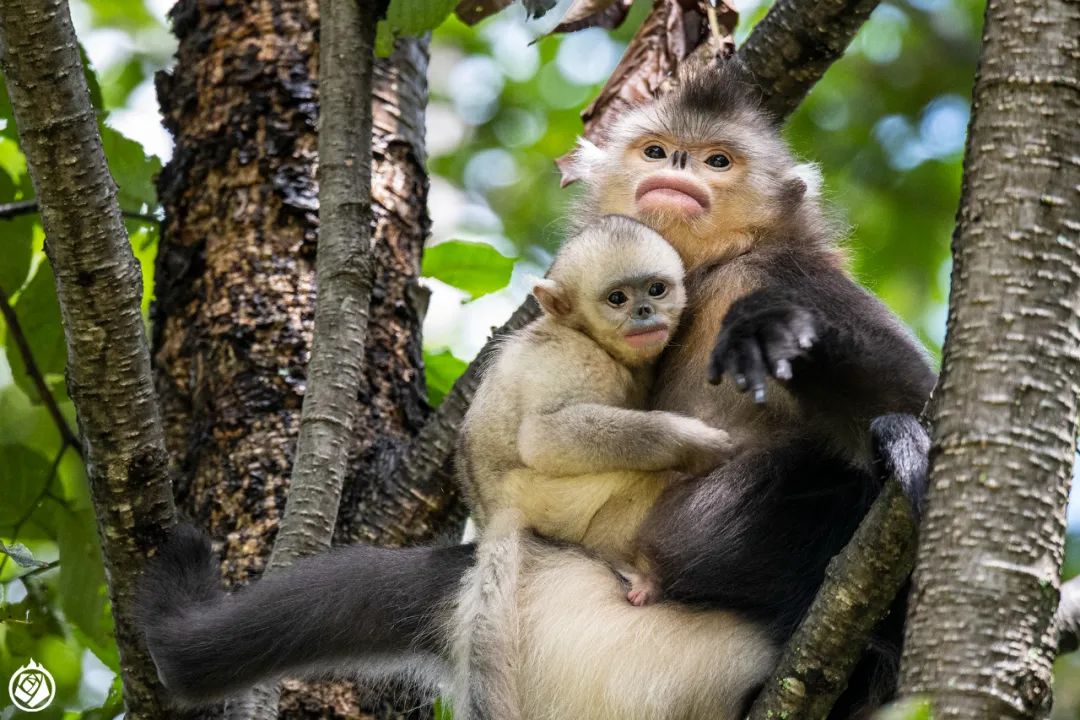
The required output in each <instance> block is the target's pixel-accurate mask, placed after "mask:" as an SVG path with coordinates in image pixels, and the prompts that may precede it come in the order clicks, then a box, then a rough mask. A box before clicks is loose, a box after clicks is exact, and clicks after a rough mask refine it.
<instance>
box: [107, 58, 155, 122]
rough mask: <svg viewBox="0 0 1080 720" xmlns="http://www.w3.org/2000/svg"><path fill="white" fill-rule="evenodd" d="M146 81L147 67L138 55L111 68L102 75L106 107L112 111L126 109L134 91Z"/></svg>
mask: <svg viewBox="0 0 1080 720" xmlns="http://www.w3.org/2000/svg"><path fill="white" fill-rule="evenodd" d="M145 79H146V67H145V66H144V64H143V60H142V58H141V57H139V56H137V55H136V56H134V57H132V58H130V59H129V60H128V61H127V62H124V63H117V64H116V65H113V66H111V67H110V68H109V69H108V70H106V71H105V72H103V73H102V75H101V85H102V94H103V95H104V98H105V107H106V108H108V109H110V110H112V109H115V108H120V107H124V105H126V104H127V99H128V96H129V95H131V92H132V90H134V89H135V88H137V87H138V86H139V85H140V84H141V83H142V82H143V80H145Z"/></svg>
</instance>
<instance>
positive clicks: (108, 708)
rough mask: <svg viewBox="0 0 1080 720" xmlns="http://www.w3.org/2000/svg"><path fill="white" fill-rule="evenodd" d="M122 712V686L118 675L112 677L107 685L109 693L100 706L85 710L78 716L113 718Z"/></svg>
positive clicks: (84, 719)
mask: <svg viewBox="0 0 1080 720" xmlns="http://www.w3.org/2000/svg"><path fill="white" fill-rule="evenodd" d="M122 712H124V686H123V684H121V682H120V676H119V675H117V676H116V677H114V678H113V681H112V685H110V686H109V695H108V697H106V698H105V702H104V703H102V705H101V707H98V708H94V709H92V710H86V711H84V712H83V713H82V715H81V716H80V717H81V718H82V720H113V718H115V717H116V716H117V715H119V714H120V713H122Z"/></svg>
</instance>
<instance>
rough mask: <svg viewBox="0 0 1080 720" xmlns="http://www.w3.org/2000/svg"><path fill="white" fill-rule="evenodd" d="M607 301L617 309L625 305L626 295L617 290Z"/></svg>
mask: <svg viewBox="0 0 1080 720" xmlns="http://www.w3.org/2000/svg"><path fill="white" fill-rule="evenodd" d="M607 301H608V302H609V303H611V304H612V305H614V306H615V307H618V306H619V305H625V304H626V293H624V292H623V291H622V290H615V291H613V292H612V293H611V294H610V295H608V296H607Z"/></svg>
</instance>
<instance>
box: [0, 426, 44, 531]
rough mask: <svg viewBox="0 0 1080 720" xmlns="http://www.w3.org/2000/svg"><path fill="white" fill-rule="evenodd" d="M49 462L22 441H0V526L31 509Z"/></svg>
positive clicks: (14, 520) (8, 525)
mask: <svg viewBox="0 0 1080 720" xmlns="http://www.w3.org/2000/svg"><path fill="white" fill-rule="evenodd" d="M50 467H51V464H50V463H49V461H48V460H46V459H45V458H44V457H42V456H41V455H39V454H38V453H36V452H34V451H33V450H30V449H29V448H26V447H24V446H22V445H6V444H5V445H0V528H5V529H7V528H11V527H12V526H14V525H15V523H17V522H19V521H21V520H22V519H23V518H24V517H26V516H27V515H28V513H30V512H31V510H32V509H33V507H32V506H33V504H34V502H35V501H37V500H38V498H40V497H41V494H42V490H43V489H44V487H45V483H46V482H48V479H49V468H50Z"/></svg>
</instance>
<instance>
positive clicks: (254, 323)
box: [153, 0, 463, 718]
mask: <svg viewBox="0 0 1080 720" xmlns="http://www.w3.org/2000/svg"><path fill="white" fill-rule="evenodd" d="M172 16H173V25H174V31H175V32H176V34H177V37H178V39H179V41H180V45H179V51H178V61H177V65H176V68H175V70H173V71H172V73H171V74H169V75H162V76H160V77H159V87H158V90H159V97H160V100H161V104H162V108H163V111H164V114H165V117H166V124H167V126H168V127H169V129H170V130H171V131H172V132H173V134H174V136H175V138H176V149H175V154H174V157H173V160H172V161H171V162H170V163H169V164H168V166H167V167H166V168H165V170H164V171H163V173H162V176H161V178H160V180H159V192H160V196H161V200H162V204H163V205H164V207H165V212H166V219H165V222H164V223H163V232H162V238H161V245H160V249H159V253H158V266H157V267H158V275H157V288H156V289H157V302H156V304H155V307H154V311H153V314H154V330H155V333H154V351H155V356H154V357H155V362H156V365H157V372H158V376H157V384H158V390H159V393H160V394H161V398H162V403H163V408H164V416H165V421H166V440H167V442H168V445H169V450H170V455H171V458H172V461H173V466H174V469H175V471H176V477H177V497H178V502H179V504H180V506H181V507H182V508H183V509H184V510H185V511H186V512H188V513H189V514H190V515H191V516H193V517H194V519H195V520H196V522H197V523H199V524H200V525H202V526H204V527H206V528H207V529H208V530H209V531H210V532H211V534H212V535H213V536H214V537H215V538H216V540H217V541H218V542H219V543H220V544H221V545H222V547H223V550H224V561H223V568H222V569H223V574H224V575H225V577H226V578H227V580H228V581H229V582H230V583H233V584H235V583H243V582H246V581H247V580H249V579H251V578H253V577H254V576H256V575H257V574H258V573H259V572H260V571H261V570H262V569H263V565H264V562H265V559H266V555H267V553H268V551H269V548H270V543H271V542H272V540H273V537H274V532H275V531H276V529H277V526H278V521H279V519H280V514H281V511H282V509H283V508H284V506H285V498H286V491H287V486H288V478H289V474H290V469H291V466H292V459H293V448H294V442H295V439H296V433H297V430H298V425H299V416H300V404H301V400H302V396H303V392H304V387H305V375H304V363H305V362H306V360H307V354H308V350H309V347H310V345H309V343H310V341H311V330H312V319H313V315H312V310H313V307H314V249H315V239H316V234H317V218H316V214H315V213H316V210H317V209H318V207H317V183H316V177H315V165H316V158H317V152H316V133H315V123H316V118H317V89H316V84H315V78H316V69H317V68H316V65H317V63H316V58H317V55H318V43H317V37H316V30H317V23H318V11H317V4H316V2H315V0H276V1H275V2H268V1H266V0H257V1H255V2H239V1H237V0H231V1H228V2H223V3H216V4H214V5H212V6H211V5H208V4H206V3H199V2H196V0H181V2H180V3H179V4H178V5H177V6H176V7H175V9H174V10H173V13H172ZM426 48H427V44H426V41H424V40H416V39H413V40H402V41H399V43H398V47H397V50H396V52H395V53H394V55H393V56H392V57H391V58H388V59H380V60H378V61H377V62H376V66H375V79H374V85H375V87H374V95H375V102H374V106H373V116H374V127H375V132H374V136H373V146H372V149H373V161H374V164H373V171H372V173H373V182H372V200H373V208H372V210H373V215H374V231H375V244H374V248H373V253H374V259H375V265H376V269H375V283H374V288H373V291H372V294H371V303H370V308H369V322H368V328H367V332H368V334H367V342H366V346H365V351H364V370H363V372H362V374H361V379H360V390H359V412H358V415H357V417H356V418H355V422H354V432H353V435H354V439H355V445H354V447H353V448H352V451H351V460H350V465H349V473H348V475H347V477H346V484H345V487H344V492H343V497H342V502H341V509H340V513H339V522H338V536H337V539H338V540H339V541H340V540H346V541H351V540H356V539H360V540H365V541H371V542H388V543H404V542H409V541H416V540H422V539H428V538H431V537H433V536H434V535H435V534H436V533H439V532H448V531H450V530H448V529H452V528H454V527H458V526H459V523H460V521H461V520H462V519H463V512H462V510H461V507H462V506H461V503H460V500H459V499H458V497H457V494H456V492H454V491H451V490H450V489H449V488H448V487H446V486H445V482H444V479H438V478H433V479H426V482H427V484H425V485H417V486H416V487H410V486H408V485H406V484H404V483H400V482H398V481H397V480H398V478H396V477H395V475H394V472H393V471H394V469H395V468H396V467H397V465H398V457H399V456H400V453H401V448H402V447H404V446H405V445H406V444H408V442H409V441H410V440H411V438H412V437H413V435H414V434H415V433H416V432H417V431H418V430H419V428H420V427H421V425H422V424H423V422H424V420H425V419H426V417H427V414H428V407H427V402H426V396H427V391H426V386H425V383H424V376H423V366H422V354H421V337H420V327H421V322H422V319H423V311H424V308H425V298H424V296H423V293H421V292H420V289H419V285H418V282H417V278H418V275H419V268H420V257H421V252H422V248H423V241H424V239H425V237H426V235H427V232H428V227H429V221H428V217H427V210H426V201H427V176H426V173H425V170H424V164H423V163H424V159H425V158H424V145H423V137H424V121H423V117H424V115H423V113H424V107H425V105H426V103H427V83H426V79H425V74H426V70H427V49H426ZM433 483H434V484H433ZM285 685H286V687H287V688H290V689H293V690H296V689H298V688H299V687H300V685H299V684H298V683H295V682H291V681H290V682H287V683H286V684H285ZM305 687H308V686H305ZM318 687H319V688H320V690H319V692H318V694H317V695H310V694H301V693H297V692H286V693H284V695H283V699H282V717H293V718H306V717H356V716H358V715H360V714H361V712H362V707H363V705H364V704H365V703H362V702H361V699H360V696H358V695H357V694H356V693H355V692H353V690H352V689H351V687H350V686H348V685H343V684H342V685H332V686H331V685H320V686H318Z"/></svg>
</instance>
